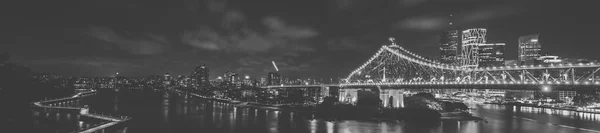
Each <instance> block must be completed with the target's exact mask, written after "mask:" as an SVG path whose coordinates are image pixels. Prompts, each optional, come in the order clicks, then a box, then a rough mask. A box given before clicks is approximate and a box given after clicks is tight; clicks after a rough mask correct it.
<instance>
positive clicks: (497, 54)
mask: <svg viewBox="0 0 600 133" xmlns="http://www.w3.org/2000/svg"><path fill="white" fill-rule="evenodd" d="M504 46H505V44H504V43H491V44H480V45H478V49H479V51H478V56H479V57H478V58H479V67H496V66H497V67H499V66H504Z"/></svg>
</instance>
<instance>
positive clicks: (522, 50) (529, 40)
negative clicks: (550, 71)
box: [519, 34, 542, 65]
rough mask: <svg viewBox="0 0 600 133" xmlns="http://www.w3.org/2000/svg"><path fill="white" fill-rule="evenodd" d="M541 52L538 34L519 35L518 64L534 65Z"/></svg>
mask: <svg viewBox="0 0 600 133" xmlns="http://www.w3.org/2000/svg"><path fill="white" fill-rule="evenodd" d="M541 54H542V44H540V42H539V34H534V35H527V36H521V37H519V65H534V64H535V63H534V62H535V60H536V59H537V58H539V57H540V56H541Z"/></svg>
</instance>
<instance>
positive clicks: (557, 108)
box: [485, 103, 600, 114]
mask: <svg viewBox="0 0 600 133" xmlns="http://www.w3.org/2000/svg"><path fill="white" fill-rule="evenodd" d="M485 104H494V105H504V106H525V107H534V108H542V109H556V110H565V111H574V112H582V113H592V114H600V110H599V111H592V110H596V109H588V110H586V109H576V108H564V107H548V106H538V105H533V104H502V103H485Z"/></svg>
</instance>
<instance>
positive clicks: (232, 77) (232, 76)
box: [223, 71, 238, 83]
mask: <svg viewBox="0 0 600 133" xmlns="http://www.w3.org/2000/svg"><path fill="white" fill-rule="evenodd" d="M237 76H238V74H237V73H234V72H231V71H227V72H226V73H225V74H223V79H224V80H225V82H229V83H235V82H236V79H237Z"/></svg>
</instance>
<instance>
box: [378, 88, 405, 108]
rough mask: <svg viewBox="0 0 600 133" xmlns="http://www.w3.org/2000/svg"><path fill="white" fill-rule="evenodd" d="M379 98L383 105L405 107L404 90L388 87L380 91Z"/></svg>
mask: <svg viewBox="0 0 600 133" xmlns="http://www.w3.org/2000/svg"><path fill="white" fill-rule="evenodd" d="M379 98H380V99H381V101H382V102H383V107H388V108H403V107H404V90H398V89H386V90H382V91H380V92H379Z"/></svg>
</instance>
